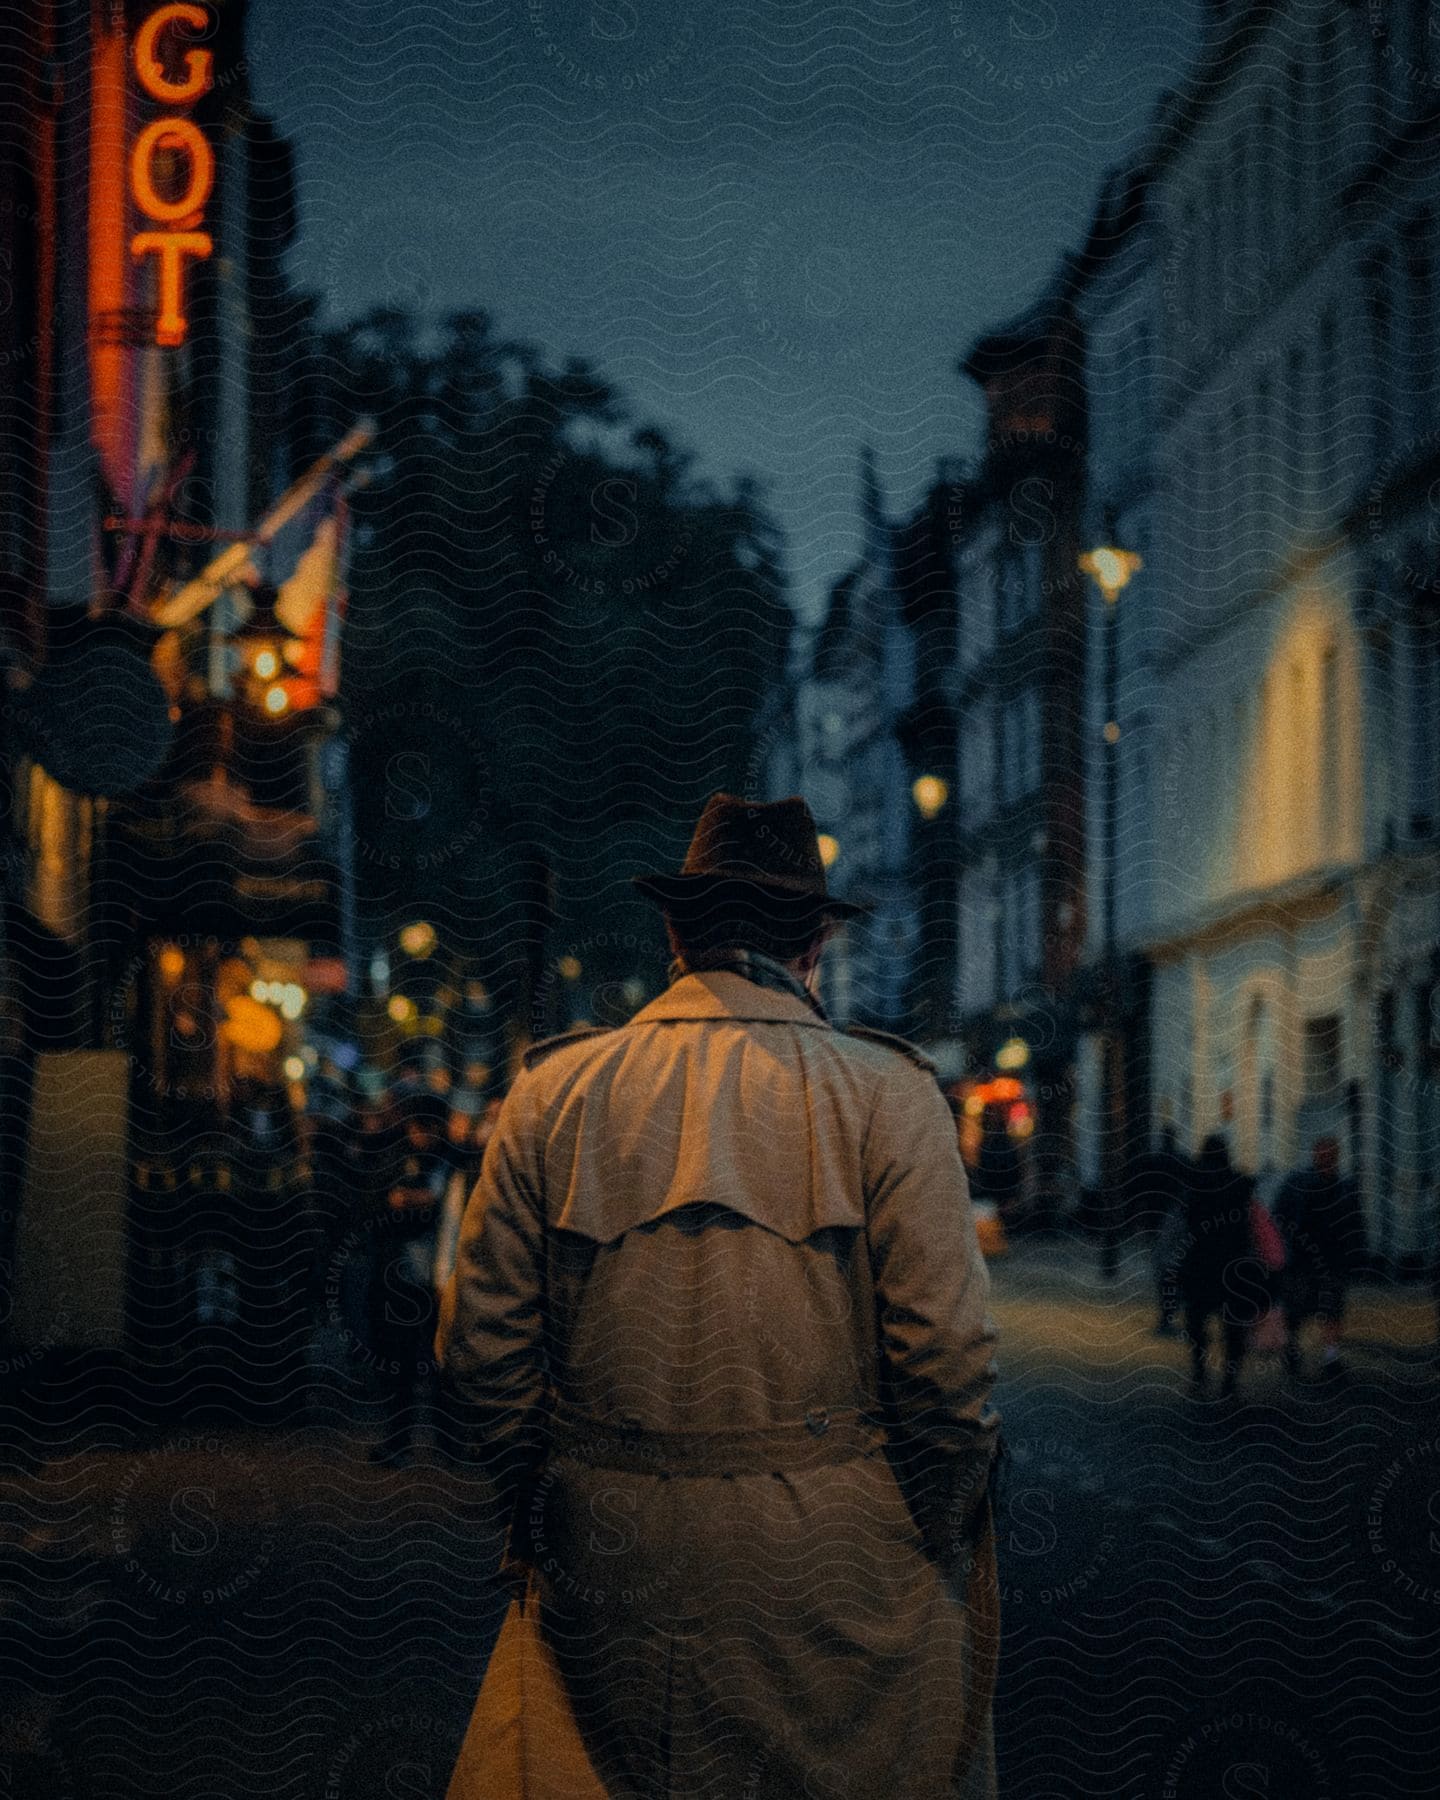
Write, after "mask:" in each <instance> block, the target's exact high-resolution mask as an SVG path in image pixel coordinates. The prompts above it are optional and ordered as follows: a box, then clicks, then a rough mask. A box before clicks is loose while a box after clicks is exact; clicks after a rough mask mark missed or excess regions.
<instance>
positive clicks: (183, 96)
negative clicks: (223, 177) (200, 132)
mask: <svg viewBox="0 0 1440 1800" xmlns="http://www.w3.org/2000/svg"><path fill="white" fill-rule="evenodd" d="M209 22H210V21H209V19H208V18H207V16H206V13H205V8H204V7H203V6H187V5H184V4H180V5H174V6H158V7H156V9H155V11H154V12H153V13H151V15H150V17H149V18H148V19H146V21H145V23H144V24H143V25H142V26H141V27H140V29H139V31H137V32H136V34H135V73H136V74H137V75H138V76H139V77H140V85H141V87H142V88H144V90H145V92H146V93H147V94H149V96H150V97H151V99H152V100H163V101H164V102H165V103H166V105H167V106H184V105H186V104H187V103H188V102H189V101H191V100H198V99H199V98H200V96H201V95H202V94H208V93H209V91H210V89H211V87H212V86H213V85H214V82H215V75H214V68H215V58H214V56H213V55H212V54H211V52H210V51H208V50H193V49H191V50H187V51H186V52H185V75H184V78H183V79H182V80H180V81H172V80H171V79H170V77H169V76H168V75H167V74H166V73H165V65H164V63H163V62H162V61H161V60H160V56H159V54H158V48H157V47H158V43H159V38H160V34H161V32H163V31H164V30H166V28H167V27H168V26H171V25H188V26H189V27H190V29H191V30H192V31H197V32H198V31H203V30H204V29H205V27H206V26H207V25H208V24H209Z"/></svg>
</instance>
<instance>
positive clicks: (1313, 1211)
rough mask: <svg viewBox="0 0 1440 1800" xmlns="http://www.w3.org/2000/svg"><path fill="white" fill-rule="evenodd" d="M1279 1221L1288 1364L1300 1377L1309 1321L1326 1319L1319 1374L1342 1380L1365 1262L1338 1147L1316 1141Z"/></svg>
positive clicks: (1290, 1182) (1281, 1203)
mask: <svg viewBox="0 0 1440 1800" xmlns="http://www.w3.org/2000/svg"><path fill="white" fill-rule="evenodd" d="M1275 1223H1276V1224H1277V1225H1278V1226H1279V1228H1280V1233H1281V1236H1282V1237H1283V1238H1284V1240H1285V1252H1286V1266H1285V1279H1284V1304H1285V1338H1286V1342H1285V1362H1286V1368H1287V1370H1288V1371H1289V1373H1290V1374H1291V1375H1292V1376H1298V1375H1299V1374H1300V1372H1301V1356H1300V1334H1301V1331H1302V1330H1303V1328H1304V1326H1305V1323H1306V1321H1307V1320H1308V1319H1311V1318H1316V1319H1318V1320H1319V1321H1320V1339H1321V1346H1322V1348H1321V1352H1320V1369H1321V1373H1322V1374H1323V1375H1327V1376H1330V1375H1338V1374H1339V1373H1341V1371H1342V1368H1343V1365H1342V1363H1341V1360H1340V1345H1341V1341H1342V1338H1343V1336H1344V1329H1345V1297H1346V1292H1347V1289H1348V1288H1349V1286H1350V1283H1351V1282H1352V1281H1353V1280H1354V1279H1355V1277H1356V1275H1357V1274H1359V1272H1360V1268H1361V1265H1362V1263H1363V1261H1364V1258H1365V1219H1364V1214H1363V1213H1362V1211H1361V1208H1360V1195H1359V1192H1358V1190H1357V1188H1356V1186H1355V1183H1354V1181H1353V1180H1351V1179H1350V1177H1349V1176H1346V1175H1342V1174H1341V1172H1340V1145H1339V1142H1338V1141H1337V1140H1336V1139H1335V1138H1333V1137H1330V1136H1325V1137H1319V1138H1317V1139H1316V1140H1315V1143H1314V1146H1313V1147H1312V1149H1311V1153H1310V1167H1309V1168H1308V1169H1297V1170H1296V1171H1295V1172H1294V1173H1293V1174H1291V1175H1290V1176H1288V1177H1287V1178H1286V1180H1285V1182H1284V1184H1283V1185H1282V1187H1281V1189H1280V1192H1279V1195H1278V1196H1277V1197H1276V1201H1275Z"/></svg>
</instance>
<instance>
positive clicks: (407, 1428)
mask: <svg viewBox="0 0 1440 1800" xmlns="http://www.w3.org/2000/svg"><path fill="white" fill-rule="evenodd" d="M439 1130H440V1127H439V1123H438V1121H437V1120H436V1119H435V1118H433V1117H431V1116H430V1114H429V1112H427V1111H426V1110H425V1109H424V1108H422V1107H421V1106H419V1105H416V1104H415V1103H413V1102H412V1111H411V1112H410V1113H409V1114H408V1115H407V1117H406V1119H405V1124H404V1136H405V1145H404V1151H403V1153H402V1155H401V1157H400V1160H399V1164H398V1167H397V1169H396V1176H395V1182H394V1185H393V1186H392V1187H391V1188H390V1190H389V1192H388V1193H387V1195H386V1201H385V1208H386V1209H385V1213H384V1214H383V1215H382V1217H381V1218H380V1219H379V1221H378V1224H377V1242H376V1255H375V1259H374V1263H373V1266H372V1273H371V1283H370V1294H369V1331H370V1348H371V1350H372V1351H373V1352H374V1356H375V1364H374V1372H375V1377H376V1381H377V1383H378V1384H379V1387H380V1391H381V1397H382V1401H383V1404H384V1424H383V1427H382V1430H381V1436H380V1441H379V1443H378V1444H377V1445H376V1446H375V1448H374V1449H373V1450H372V1451H371V1452H370V1460H371V1461H372V1462H377V1463H383V1464H384V1465H386V1466H387V1467H389V1468H398V1467H400V1466H401V1464H403V1463H404V1462H405V1460H406V1458H407V1457H408V1456H409V1455H410V1454H411V1452H412V1451H413V1450H414V1448H415V1446H416V1443H417V1441H418V1437H419V1431H420V1419H421V1412H422V1395H423V1393H424V1391H425V1390H427V1389H428V1388H429V1387H430V1386H431V1385H432V1382H431V1378H432V1376H433V1375H434V1372H435V1363H434V1356H433V1342H434V1336H435V1322H436V1318H437V1310H438V1309H437V1302H436V1294H435V1237H436V1229H437V1226H438V1224H439V1216H440V1201H441V1192H442V1187H443V1184H444V1179H445V1173H446V1165H445V1161H444V1158H443V1157H442V1156H441V1153H440V1150H439V1146H438V1141H437V1140H438V1137H439Z"/></svg>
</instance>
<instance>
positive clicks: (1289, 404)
mask: <svg viewBox="0 0 1440 1800" xmlns="http://www.w3.org/2000/svg"><path fill="white" fill-rule="evenodd" d="M1309 400H1310V359H1309V357H1308V356H1307V355H1306V354H1305V347H1304V345H1303V344H1292V345H1291V346H1290V348H1289V350H1288V351H1287V352H1286V356H1285V402H1286V405H1285V412H1286V419H1285V451H1286V465H1287V472H1288V475H1289V480H1288V481H1287V482H1286V483H1285V492H1286V494H1287V496H1288V498H1289V501H1290V506H1291V509H1292V516H1291V520H1290V526H1291V529H1292V530H1297V531H1298V530H1299V529H1300V525H1301V522H1302V520H1303V519H1304V518H1305V517H1306V514H1307V512H1308V510H1309V509H1308V504H1307V501H1308V495H1307V488H1308V483H1309V471H1310V458H1309V454H1308V449H1309V438H1310V427H1311V420H1310V405H1309Z"/></svg>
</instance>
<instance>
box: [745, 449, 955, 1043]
mask: <svg viewBox="0 0 1440 1800" xmlns="http://www.w3.org/2000/svg"><path fill="white" fill-rule="evenodd" d="M860 506H861V520H862V532H863V535H862V547H861V554H860V556H859V558H858V559H857V561H856V563H855V564H854V566H853V567H852V568H851V569H850V570H849V571H848V572H847V573H846V574H845V575H844V576H843V577H842V578H841V579H840V580H839V581H838V582H837V583H836V584H835V586H834V588H833V589H832V590H831V594H830V600H829V605H828V607H827V610H826V614H825V618H824V620H823V622H822V623H821V624H820V626H819V628H818V629H817V631H816V632H815V635H814V638H813V640H812V641H811V643H810V644H809V646H808V657H807V659H806V662H805V664H804V667H803V670H802V672H801V673H800V674H799V676H798V678H797V680H796V682H795V685H794V694H793V700H792V702H791V705H790V707H789V717H790V720H791V730H792V731H793V752H791V753H784V754H779V756H778V760H776V758H774V757H772V767H774V768H776V769H778V768H780V767H783V768H784V770H785V773H786V775H787V776H789V775H793V776H794V777H795V787H794V788H792V789H787V791H799V792H801V793H803V794H804V795H805V797H806V799H807V800H808V801H809V802H810V806H811V809H812V810H813V812H814V814H815V817H816V822H817V824H818V825H819V828H820V832H821V835H822V849H823V850H824V852H825V854H826V856H827V858H828V859H829V866H828V880H829V883H830V886H831V887H832V889H833V890H834V892H836V893H837V894H839V895H840V896H841V897H843V898H845V899H852V900H863V901H864V902H866V903H867V905H868V906H869V908H870V910H869V911H868V912H867V913H866V915H865V916H864V917H862V918H858V919H854V920H852V921H851V922H850V923H849V924H848V925H847V926H846V928H845V930H844V932H842V933H841V934H840V936H839V937H838V938H837V939H836V940H835V942H834V943H833V945H832V946H831V948H830V949H829V951H827V953H826V957H825V963H824V968H823V974H822V983H823V992H824V994H825V999H826V1002H827V1005H828V1006H829V1007H830V1009H831V1011H832V1012H833V1014H834V1016H835V1017H836V1018H837V1019H839V1020H840V1021H841V1022H845V1023H854V1024H865V1025H873V1026H878V1027H880V1028H882V1029H889V1030H895V1031H904V1030H907V1029H910V1028H911V1023H912V1022H911V1018H910V1001H911V993H910V989H911V980H912V975H913V971H914V964H915V959H916V956H917V954H918V952H919V947H920V919H919V913H918V907H917V901H916V895H915V890H914V885H913V868H912V862H911V845H912V835H913V830H914V824H913V818H912V812H913V802H912V800H911V796H910V777H909V773H908V767H907V763H906V757H905V751H904V748H903V746H902V742H901V730H902V722H903V720H904V719H905V718H906V716H907V714H908V713H909V712H910V709H911V708H912V707H913V705H914V703H915V694H916V670H915V641H914V635H913V633H912V631H911V629H910V627H909V625H908V624H907V622H906V619H905V617H904V612H903V608H902V606H901V602H900V598H899V595H898V592H897V587H896V580H895V564H894V548H895V547H894V537H893V527H892V525H891V523H890V521H889V520H888V519H887V518H886V516H885V511H884V507H883V503H882V500H881V495H880V488H879V483H878V481H877V479H876V476H875V469H874V462H873V458H872V457H871V456H870V455H869V454H868V453H867V454H866V455H865V456H864V457H863V458H862V466H861V482H860Z"/></svg>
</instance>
